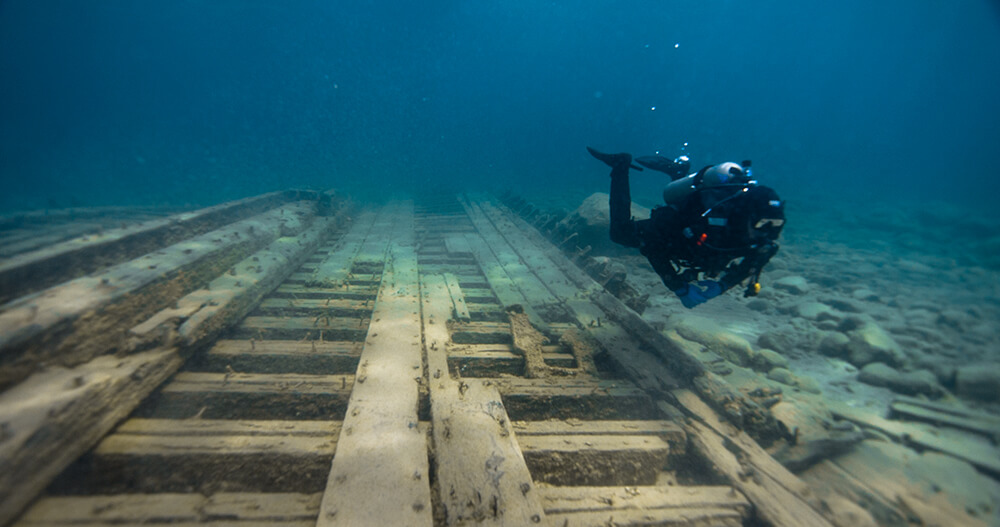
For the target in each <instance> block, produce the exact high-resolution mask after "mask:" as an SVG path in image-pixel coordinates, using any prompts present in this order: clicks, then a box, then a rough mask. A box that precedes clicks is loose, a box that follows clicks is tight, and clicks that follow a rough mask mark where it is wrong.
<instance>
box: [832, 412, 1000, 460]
mask: <svg viewBox="0 0 1000 527" xmlns="http://www.w3.org/2000/svg"><path fill="white" fill-rule="evenodd" d="M830 413H832V414H833V415H834V416H835V417H837V418H840V419H846V420H848V421H851V422H853V423H855V424H857V425H859V426H861V427H863V428H869V429H872V430H876V431H878V432H880V433H883V434H885V435H887V436H889V437H890V438H892V439H893V440H895V441H898V442H901V443H907V444H912V445H916V446H918V447H920V448H921V449H929V450H933V451H935V452H940V453H942V454H948V455H950V456H953V457H957V458H958V459H961V460H964V461H967V462H969V463H970V464H972V465H973V466H974V467H976V468H978V469H980V470H982V471H984V472H986V473H989V474H992V475H993V476H1000V448H997V447H996V446H994V445H993V444H992V443H991V442H990V440H985V439H983V438H982V437H981V436H979V435H976V436H974V438H975V440H972V439H973V438H966V439H967V440H965V441H954V440H953V439H951V438H947V437H942V434H941V433H940V432H939V431H938V430H935V429H933V428H932V427H930V426H929V425H923V424H914V423H905V422H902V421H891V420H889V419H884V418H882V417H879V416H877V415H873V414H870V413H868V412H863V411H859V410H857V409H855V408H851V407H849V406H846V405H843V404H833V405H830Z"/></svg>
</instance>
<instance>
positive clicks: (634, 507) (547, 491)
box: [540, 486, 750, 527]
mask: <svg viewBox="0 0 1000 527" xmlns="http://www.w3.org/2000/svg"><path fill="white" fill-rule="evenodd" d="M540 492H541V494H542V503H543V504H544V506H545V512H546V514H547V515H548V518H547V520H548V521H547V524H548V525H552V526H563V525H566V526H574V527H578V526H594V527H599V526H606V525H608V524H609V523H611V524H613V525H622V526H629V525H636V526H638V525H642V526H647V525H670V526H678V527H700V526H703V525H712V526H713V527H739V526H741V525H743V519H744V518H746V517H747V516H748V515H749V513H750V503H749V502H748V501H747V499H746V498H745V497H744V496H743V495H742V494H740V493H738V492H733V489H732V487H691V486H685V487H641V486H629V487H622V486H615V487H543V488H542V489H541V490H540Z"/></svg>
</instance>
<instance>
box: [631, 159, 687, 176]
mask: <svg viewBox="0 0 1000 527" xmlns="http://www.w3.org/2000/svg"><path fill="white" fill-rule="evenodd" d="M635 162H636V163H639V164H640V165H642V166H644V167H646V168H648V169H650V170H656V171H657V172H663V173H664V174H666V175H668V176H670V180H671V181H677V180H678V179H680V178H682V177H684V176H686V175H687V171H688V168H690V166H691V165H690V164H689V163H678V162H676V161H674V160H673V159H668V158H666V157H663V156H642V157H637V158H635Z"/></svg>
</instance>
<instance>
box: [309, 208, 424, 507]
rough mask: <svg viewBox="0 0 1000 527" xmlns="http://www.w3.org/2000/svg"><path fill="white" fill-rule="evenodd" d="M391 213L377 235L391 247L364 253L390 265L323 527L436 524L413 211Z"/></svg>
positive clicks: (385, 215)
mask: <svg viewBox="0 0 1000 527" xmlns="http://www.w3.org/2000/svg"><path fill="white" fill-rule="evenodd" d="M386 209H387V212H384V213H382V214H380V217H379V219H378V220H376V222H375V228H376V229H383V230H386V231H387V232H391V235H390V236H389V237H388V242H389V245H388V247H384V246H383V247H379V246H377V245H375V244H370V245H366V246H365V247H363V248H362V250H361V253H366V252H367V253H368V254H369V255H370V256H378V255H385V256H386V257H387V261H386V263H385V266H384V267H385V268H384V270H383V272H382V283H381V286H380V288H379V294H378V299H377V300H376V302H375V310H374V312H373V313H372V322H371V325H370V326H369V328H368V335H367V337H366V339H365V348H364V350H363V351H362V353H361V359H360V361H361V363H360V365H359V366H358V370H357V376H356V378H357V383H356V385H355V387H354V390H353V392H352V394H351V399H350V402H349V405H348V411H347V414H346V416H345V417H344V425H343V429H342V431H341V434H340V438H339V440H338V446H337V453H336V456H335V457H334V460H333V463H332V465H331V466H330V470H329V476H328V479H327V485H326V490H325V491H324V494H323V501H322V504H321V510H320V515H319V520H318V523H317V525H320V526H327V525H428V526H429V525H432V524H433V518H432V511H431V491H430V483H429V480H430V477H429V466H428V457H427V437H426V434H425V432H423V431H421V429H420V428H419V427H418V421H417V409H418V404H419V387H420V382H421V378H422V372H423V361H422V352H421V322H420V287H419V281H418V274H417V256H416V253H415V251H414V247H413V244H414V237H413V231H412V227H413V207H412V204H409V203H406V204H390V205H388V206H387V207H386ZM369 240H371V238H370V237H369ZM359 257H363V255H361V254H359ZM388 489H392V490H391V492H388Z"/></svg>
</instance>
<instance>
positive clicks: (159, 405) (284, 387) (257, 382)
mask: <svg viewBox="0 0 1000 527" xmlns="http://www.w3.org/2000/svg"><path fill="white" fill-rule="evenodd" d="M354 382H355V379H354V376H353V375H300V374H291V373H280V374H279V373H272V374H263V373H206V372H181V373H178V374H177V375H176V376H175V377H174V378H173V380H172V381H170V382H169V383H168V384H166V385H164V386H163V388H162V389H161V390H160V391H159V392H157V393H156V394H154V396H153V397H152V398H151V400H150V401H149V403H148V404H146V405H144V406H143V407H141V408H139V410H138V412H137V414H138V415H139V416H142V417H157V418H174V419H186V418H191V417H195V416H200V417H203V418H205V419H273V418H281V417H282V416H286V417H284V418H286V419H287V418H295V419H332V420H341V419H343V418H344V415H343V411H344V406H345V405H346V402H347V399H348V397H349V396H350V394H351V388H352V387H353V386H354Z"/></svg>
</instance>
